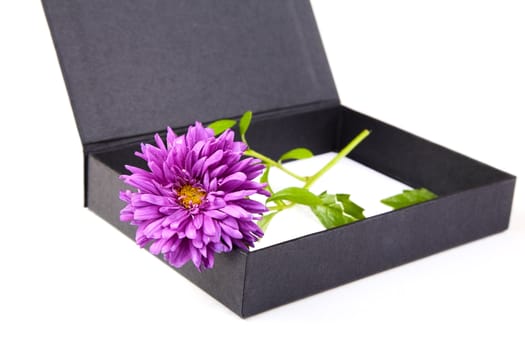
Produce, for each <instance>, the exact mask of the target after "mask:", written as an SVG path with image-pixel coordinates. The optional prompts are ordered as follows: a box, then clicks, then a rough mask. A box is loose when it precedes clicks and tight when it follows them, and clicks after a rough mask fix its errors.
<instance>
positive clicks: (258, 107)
mask: <svg viewBox="0 0 525 350" xmlns="http://www.w3.org/2000/svg"><path fill="white" fill-rule="evenodd" d="M43 4H44V8H45V12H46V15H47V18H48V22H49V25H50V28H51V32H52V35H53V39H54V43H55V47H56V50H57V53H58V56H59V60H60V63H61V67H62V71H63V75H64V79H65V81H66V85H67V89H68V92H69V96H70V99H71V104H72V107H73V111H74V114H75V118H76V120H77V125H78V128H79V131H80V137H81V138H82V142H83V143H84V144H89V143H93V142H101V141H107V140H114V139H120V138H125V137H130V136H135V135H143V134H147V133H151V132H154V131H159V130H163V129H165V128H166V126H167V125H170V126H172V127H180V126H186V125H189V124H192V123H193V122H194V121H195V120H200V121H202V122H208V121H212V120H215V119H219V118H224V117H234V116H239V115H241V114H242V113H243V112H244V111H246V110H247V109H251V110H253V111H256V112H258V111H268V110H275V109H282V108H287V107H291V106H296V105H302V104H309V103H312V102H319V101H325V100H336V101H337V99H338V97H337V92H336V89H335V85H334V82H333V79H332V75H331V72H330V68H329V66H328V62H327V60H326V56H325V53H324V50H323V47H322V43H321V39H320V36H319V32H318V30H317V26H316V23H315V19H314V17H313V13H312V9H311V7H310V4H309V2H308V1H304V0H264V1H262V0H242V1H240V0H220V1H216V0H152V1H144V0H111V1H107V0H88V1H87V0H43Z"/></svg>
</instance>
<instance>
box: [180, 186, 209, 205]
mask: <svg viewBox="0 0 525 350" xmlns="http://www.w3.org/2000/svg"><path fill="white" fill-rule="evenodd" d="M177 194H178V195H179V203H180V204H181V205H182V206H183V207H184V208H186V209H190V208H193V207H194V206H196V205H199V204H201V203H202V200H203V198H204V196H206V191H204V190H203V189H202V188H199V187H193V186H192V185H183V186H182V187H181V188H179V189H178V191H177Z"/></svg>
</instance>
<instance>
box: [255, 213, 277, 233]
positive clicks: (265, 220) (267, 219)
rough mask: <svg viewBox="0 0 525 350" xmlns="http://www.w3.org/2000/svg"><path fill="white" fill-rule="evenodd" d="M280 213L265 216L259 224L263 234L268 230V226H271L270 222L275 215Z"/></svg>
mask: <svg viewBox="0 0 525 350" xmlns="http://www.w3.org/2000/svg"><path fill="white" fill-rule="evenodd" d="M277 213H278V211H274V212H273V213H268V214H264V215H263V217H262V218H261V220H259V221H258V222H257V225H259V227H260V228H261V230H262V231H263V232H265V231H266V230H267V229H268V225H270V221H271V220H272V219H273V217H274V216H275V214H277Z"/></svg>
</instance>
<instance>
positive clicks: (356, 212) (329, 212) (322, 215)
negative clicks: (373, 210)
mask: <svg viewBox="0 0 525 350" xmlns="http://www.w3.org/2000/svg"><path fill="white" fill-rule="evenodd" d="M319 199H321V202H322V203H321V204H320V205H314V206H310V209H311V210H312V212H313V213H314V214H315V216H317V218H318V219H319V221H320V222H321V224H323V226H324V227H325V228H327V229H330V228H334V227H337V226H342V225H345V224H349V223H351V222H355V221H358V220H362V219H364V218H365V216H364V215H363V208H361V207H360V206H358V205H357V204H355V203H354V202H352V201H351V200H350V195H348V194H336V195H334V194H327V193H326V192H323V193H321V194H320V195H319Z"/></svg>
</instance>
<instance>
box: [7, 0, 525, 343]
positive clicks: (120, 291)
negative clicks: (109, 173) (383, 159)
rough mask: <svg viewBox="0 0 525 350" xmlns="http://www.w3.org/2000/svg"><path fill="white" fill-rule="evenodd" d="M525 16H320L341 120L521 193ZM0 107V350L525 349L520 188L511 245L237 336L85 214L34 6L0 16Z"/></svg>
mask: <svg viewBox="0 0 525 350" xmlns="http://www.w3.org/2000/svg"><path fill="white" fill-rule="evenodd" d="M239 1H240V0H239ZM522 3H523V2H522V1H503V0H497V1H496V0H494V1H479V0H478V1H432V2H430V1H327V0H314V2H313V5H314V10H315V13H316V16H317V19H318V24H319V27H320V30H321V33H322V37H323V40H324V43H325V49H326V51H327V53H328V57H329V60H330V63H331V66H332V70H333V74H334V76H335V79H336V82H337V87H338V90H339V94H340V97H341V100H342V102H343V103H344V104H346V105H348V106H350V107H352V108H354V109H357V110H359V111H362V112H364V113H367V114H369V115H372V116H374V117H377V118H379V119H382V120H385V121H388V122H390V123H392V124H395V125H397V126H399V127H401V128H404V129H406V130H408V131H410V132H413V133H416V134H418V135H420V136H423V137H425V138H427V139H429V140H431V141H435V142H437V143H440V144H443V145H446V146H447V147H449V148H452V149H454V150H457V151H459V152H461V153H464V154H467V155H469V156H471V157H473V158H475V159H479V160H482V161H483V162H486V163H489V164H491V165H493V166H495V167H498V168H501V169H503V170H506V171H508V172H510V173H513V174H515V175H518V176H521V177H522V178H523V176H525V167H524V157H523V154H522V152H523V150H524V147H523V145H524V141H523V139H524V135H523V131H524V127H523V126H521V119H522V118H523V116H524V115H525V99H524V97H525V20H524V18H525V10H524V9H523V8H522ZM0 93H1V94H0V118H1V126H0V142H1V153H0V154H1V157H2V158H1V171H0V180H1V181H0V186H1V187H0V206H1V211H0V213H1V216H0V218H1V220H2V221H1V222H2V227H1V231H0V232H1V233H0V234H1V240H0V244H1V245H0V284H1V285H0V348H1V349H19V348H20V349H22V348H25V349H37V348H53V349H76V348H85V349H96V348H126V349H132V348H154V347H156V348H177V349H189V348H201V347H207V348H209V349H215V348H229V349H233V348H241V347H242V348H243V349H250V348H256V349H258V348H268V347H269V346H275V345H276V344H281V346H286V347H287V348H299V347H305V346H306V347H309V346H310V347H315V348H330V347H340V348H343V347H344V348H354V349H364V348H401V349H428V348H436V349H450V348H452V349H453V348H458V349H464V348H478V349H479V348H487V349H495V348H498V349H523V348H525V340H524V337H525V335H524V325H525V320H524V318H525V300H524V298H525V282H524V276H525V274H524V272H525V270H524V266H525V264H524V263H525V253H524V249H525V236H524V231H525V222H524V211H525V203H524V191H523V187H522V186H520V185H521V183H520V184H518V187H517V190H516V196H515V205H514V208H513V215H512V221H511V226H510V229H509V230H508V231H506V232H505V233H504V234H501V235H496V236H493V237H490V238H486V239H483V240H480V241H478V242H475V243H473V244H469V245H466V246H463V247H459V248H456V249H453V250H450V251H447V252H444V253H441V254H438V255H435V256H432V257H430V258H427V259H423V260H420V261H417V262H415V263H411V264H408V265H405V266H403V267H400V268H396V269H394V270H391V271H388V272H386V273H381V274H378V275H375V276H372V277H369V278H366V279H363V280H360V281H358V282H355V283H351V284H348V285H345V286H342V287H339V288H336V289H333V290H330V291H327V292H324V293H321V294H318V295H316V296H313V297H310V298H307V299H305V300H301V301H298V302H295V303H292V304H290V305H286V306H283V307H280V308H277V309H274V310H272V311H269V312H265V313H263V314H260V315H258V316H255V317H252V318H249V319H247V320H241V319H239V318H238V317H237V316H236V315H234V314H233V313H231V312H230V311H228V310H227V309H226V308H225V307H223V306H221V305H220V304H219V303H217V302H216V301H214V300H213V299H212V298H210V297H208V296H207V295H206V294H205V293H203V292H202V291H200V290H199V289H198V288H196V287H194V286H193V285H192V284H191V283H188V282H187V281H186V280H184V279H183V278H182V277H180V276H179V275H178V274H177V273H174V272H173V271H172V270H171V269H169V268H168V267H166V266H164V265H163V264H161V263H159V261H157V260H156V259H154V258H152V257H151V256H150V255H149V254H148V253H147V252H145V251H143V250H140V249H138V248H137V247H136V246H135V245H134V244H133V243H132V242H131V241H130V240H129V239H127V238H126V237H124V236H123V235H121V234H120V233H118V232H117V231H116V230H114V229H113V228H112V227H111V226H109V225H108V224H106V223H105V222H103V221H102V220H101V219H99V218H97V217H96V216H95V215H94V214H93V213H91V212H89V211H88V210H87V209H84V208H83V207H82V176H83V173H82V149H81V144H80V140H79V138H78V134H77V131H76V128H75V124H74V121H73V115H72V112H71V109H70V107H69V101H68V99H67V94H66V90H65V87H64V84H63V82H62V77H61V73H60V70H59V66H58V63H57V59H56V56H55V52H54V49H53V45H52V42H51V38H50V35H49V32H48V29H47V24H46V23H45V19H44V15H43V13H42V10H41V7H40V4H39V2H38V1H28V0H24V1H21V0H19V1H14V0H11V1H7V0H0ZM337 345H338V346H337Z"/></svg>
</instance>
